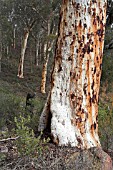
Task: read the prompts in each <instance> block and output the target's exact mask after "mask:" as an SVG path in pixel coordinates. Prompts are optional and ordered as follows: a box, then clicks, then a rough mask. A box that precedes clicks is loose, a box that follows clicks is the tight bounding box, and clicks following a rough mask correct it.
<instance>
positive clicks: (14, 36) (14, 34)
mask: <svg viewBox="0 0 113 170" xmlns="http://www.w3.org/2000/svg"><path fill="white" fill-rule="evenodd" d="M15 38H16V30H15V28H14V29H13V48H14V49H15V47H16V44H15V43H16V42H15Z"/></svg>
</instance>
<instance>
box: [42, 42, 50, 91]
mask: <svg viewBox="0 0 113 170" xmlns="http://www.w3.org/2000/svg"><path fill="white" fill-rule="evenodd" d="M44 56H45V57H44V63H43V68H42V81H41V93H46V90H45V86H46V76H47V64H48V60H49V53H48V43H46V44H44Z"/></svg>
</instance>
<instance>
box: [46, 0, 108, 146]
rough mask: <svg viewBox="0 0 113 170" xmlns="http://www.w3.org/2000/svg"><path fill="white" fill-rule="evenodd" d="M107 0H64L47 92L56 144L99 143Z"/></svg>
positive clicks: (82, 144)
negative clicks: (100, 92)
mask: <svg viewBox="0 0 113 170" xmlns="http://www.w3.org/2000/svg"><path fill="white" fill-rule="evenodd" d="M106 3H107V1H106V0H103V1H100V0H98V1H91V0H66V1H65V0H63V5H62V7H61V13H60V25H59V34H58V40H57V46H56V54H55V64H54V69H53V73H52V85H51V94H50V96H51V97H50V113H51V115H52V118H51V125H50V126H51V134H52V136H53V140H54V142H55V143H57V144H58V145H65V146H66V145H71V146H76V147H78V148H82V149H84V148H90V147H100V146H101V145H100V141H99V137H98V94H99V87H100V77H101V69H102V56H103V46H104V34H105V22H106V6H107V4H106ZM45 114H46V113H45ZM43 127H44V126H43ZM45 128H46V124H45Z"/></svg>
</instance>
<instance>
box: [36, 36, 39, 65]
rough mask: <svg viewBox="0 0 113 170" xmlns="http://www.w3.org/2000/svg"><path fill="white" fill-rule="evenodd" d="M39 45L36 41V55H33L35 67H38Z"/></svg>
mask: <svg viewBox="0 0 113 170" xmlns="http://www.w3.org/2000/svg"><path fill="white" fill-rule="evenodd" d="M39 43H40V40H39V39H38V41H36V54H35V61H36V62H35V63H36V66H37V67H38V65H39Z"/></svg>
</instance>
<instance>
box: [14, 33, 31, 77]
mask: <svg viewBox="0 0 113 170" xmlns="http://www.w3.org/2000/svg"><path fill="white" fill-rule="evenodd" d="M28 37H29V31H25V34H24V38H23V42H22V47H21V56H20V61H19V66H18V75H17V76H18V77H19V78H24V75H23V66H24V56H25V51H26V47H27V41H28Z"/></svg>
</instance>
